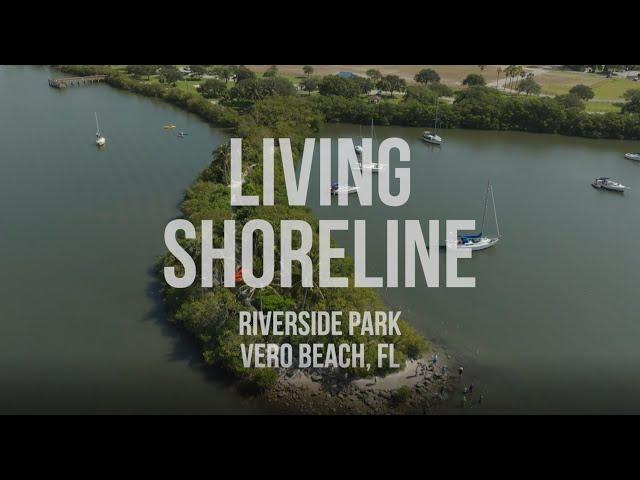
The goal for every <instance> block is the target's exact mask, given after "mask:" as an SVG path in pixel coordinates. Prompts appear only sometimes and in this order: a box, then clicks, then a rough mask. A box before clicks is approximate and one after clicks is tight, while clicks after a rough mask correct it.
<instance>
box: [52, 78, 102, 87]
mask: <svg viewBox="0 0 640 480" xmlns="http://www.w3.org/2000/svg"><path fill="white" fill-rule="evenodd" d="M106 78H107V76H106V75H88V76H85V77H60V78H50V79H49V86H50V87H53V88H67V87H80V86H82V85H87V84H92V83H100V82H104V81H105V80H106Z"/></svg>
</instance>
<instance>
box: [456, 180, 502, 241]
mask: <svg viewBox="0 0 640 480" xmlns="http://www.w3.org/2000/svg"><path fill="white" fill-rule="evenodd" d="M489 194H491V203H492V204H493V216H494V218H495V220H496V233H497V237H488V236H485V235H484V223H485V220H486V217H487V204H488V202H489ZM499 241H500V227H499V226H498V214H497V212H496V201H495V198H494V196H493V187H492V186H491V182H487V191H486V193H485V197H484V211H483V213H482V227H481V228H480V233H476V234H469V235H460V236H459V237H458V238H457V239H455V240H453V241H448V242H447V246H448V247H449V248H468V249H469V250H485V249H487V248H490V247H493V246H494V245H495V244H496V243H498V242H499Z"/></svg>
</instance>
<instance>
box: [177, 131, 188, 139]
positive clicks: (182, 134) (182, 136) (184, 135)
mask: <svg viewBox="0 0 640 480" xmlns="http://www.w3.org/2000/svg"><path fill="white" fill-rule="evenodd" d="M187 135H189V134H188V133H185V132H180V133H179V134H178V138H184V137H186V136H187Z"/></svg>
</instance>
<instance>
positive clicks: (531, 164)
mask: <svg viewBox="0 0 640 480" xmlns="http://www.w3.org/2000/svg"><path fill="white" fill-rule="evenodd" d="M49 75H50V73H49V72H48V71H47V70H45V69H38V68H31V67H0V200H1V201H0V252H2V260H3V275H2V278H1V280H0V305H1V306H2V315H1V316H0V385H1V386H2V388H1V389H0V412H1V413H11V412H29V413H66V412H83V413H90V412H115V413H137V412H142V413H209V412H211V413H236V412H238V413H239V412H243V413H246V412H255V411H260V407H259V406H257V405H255V404H253V403H252V402H249V401H247V400H245V399H243V398H241V397H240V396H238V395H237V394H236V393H235V391H234V389H233V387H231V386H230V385H229V384H227V383H226V382H224V381H223V380H222V379H220V378H217V377H216V376H215V375H214V374H212V373H211V372H210V371H208V370H207V369H205V368H204V367H203V366H202V364H201V362H200V360H199V355H198V352H197V350H196V349H195V348H194V345H193V344H192V342H190V341H189V339H187V338H184V337H183V336H181V335H180V334H179V333H178V330H177V329H176V328H174V327H172V326H171V325H168V324H167V323H166V321H165V320H164V318H163V316H162V313H161V309H159V305H158V302H157V300H156V299H155V298H154V296H153V294H152V291H153V286H154V285H153V280H154V277H153V275H152V273H151V271H150V269H151V268H152V266H153V263H154V260H155V258H156V257H157V256H158V255H159V254H161V253H162V252H163V250H164V248H163V241H162V238H163V229H164V226H165V225H166V223H167V221H168V220H170V219H171V218H173V217H174V216H175V215H177V214H178V210H177V207H178V205H179V203H180V200H181V198H182V194H183V192H184V190H185V188H186V187H187V186H188V185H189V184H190V183H191V181H192V180H193V178H194V177H195V175H196V174H197V172H198V171H199V170H201V169H202V168H203V167H204V166H205V165H206V164H207V163H208V162H209V159H210V152H211V151H212V150H213V149H214V148H215V147H216V146H217V145H218V144H219V143H220V142H221V141H223V140H224V138H225V137H224V135H223V134H222V133H221V132H219V131H216V130H213V129H210V128H209V127H208V126H206V125H205V124H203V123H202V122H200V121H198V120H197V119H196V118H195V117H192V116H190V115H187V114H185V113H183V112H180V111H179V110H176V109H174V108H172V107H170V106H167V105H165V104H163V103H160V102H154V101H151V100H149V99H145V98H141V97H138V96H135V95H130V94H126V93H123V92H120V91H117V90H114V89H111V88H109V87H107V86H87V87H83V88H79V89H69V90H67V91H58V90H54V89H50V88H49V87H48V86H47V82H46V79H47V77H48V76H49ZM94 111H97V112H98V113H99V115H100V121H101V126H102V129H103V130H104V133H105V135H106V136H107V139H108V145H107V148H106V149H105V150H104V151H99V150H97V149H96V147H95V146H94V144H93V140H94V133H95V125H94V119H93V112H94ZM169 122H171V123H175V124H176V125H178V128H179V129H184V130H186V131H188V132H189V133H190V135H189V137H187V138H186V139H177V138H176V132H168V131H165V130H163V129H162V125H164V124H166V123H169ZM365 130H366V129H365ZM323 135H327V136H334V137H338V136H358V135H359V128H358V127H356V126H346V125H332V126H328V127H327V129H326V130H325V131H324V132H323ZM377 135H378V137H379V138H383V137H389V136H400V137H403V138H405V139H406V140H407V141H409V142H410V143H411V147H412V163H411V168H412V195H411V200H410V203H409V204H408V205H406V206H404V207H401V208H388V207H383V206H381V205H380V204H379V202H376V206H375V207H372V208H361V207H357V206H355V205H352V206H350V207H344V208H338V207H324V208H318V207H316V211H317V212H318V214H319V215H320V216H321V217H322V218H348V219H365V220H367V225H368V232H369V235H368V248H369V251H371V252H373V253H371V254H369V256H368V266H369V273H370V274H382V275H384V265H385V263H384V262H385V259H384V255H381V254H380V253H379V252H385V250H384V247H385V223H384V222H385V220H386V219H387V218H397V219H400V220H402V219H424V220H427V219H440V220H445V219H472V218H473V219H476V220H478V221H479V220H480V217H481V214H482V202H483V195H484V188H485V184H486V181H487V179H488V178H491V180H492V182H493V185H494V190H495V194H496V201H497V208H498V215H499V219H500V227H501V232H502V235H503V239H502V241H501V242H500V244H499V245H498V246H497V247H495V248H493V249H491V250H488V251H485V252H476V253H475V254H474V258H473V259H472V260H469V261H463V262H462V268H461V269H460V270H461V275H474V276H475V277H476V278H477V284H478V286H477V288H475V289H464V290H462V289H455V290H454V289H446V288H439V289H427V288H426V287H424V286H419V287H418V288H415V289H383V290H382V291H381V293H382V295H383V296H384V297H385V299H386V300H387V301H388V303H389V304H390V305H392V306H394V307H396V308H399V309H402V310H403V311H404V312H405V315H406V316H407V317H408V318H409V320H411V321H412V322H413V323H414V325H416V326H417V327H418V328H419V329H420V330H421V331H422V332H424V333H425V334H426V335H428V336H429V337H430V338H432V339H434V340H435V341H436V342H437V343H438V344H440V345H442V346H443V347H444V348H445V349H446V350H447V351H448V352H449V353H450V355H451V356H452V360H450V363H451V365H452V366H454V365H457V364H458V362H461V363H462V364H463V365H464V366H465V377H466V378H467V381H474V383H475V384H476V385H477V387H478V389H479V390H481V391H482V392H483V393H484V396H485V403H484V405H483V408H482V409H481V411H484V412H490V411H498V412H638V411H639V410H640V407H639V405H640V382H639V380H640V349H638V347H637V345H638V342H639V340H640V320H638V315H637V312H638V311H640V295H637V294H636V286H637V284H638V280H639V279H640V262H639V260H638V256H637V253H636V250H635V247H636V243H637V239H638V238H640V225H639V222H638V220H637V219H638V215H639V214H640V164H636V163H633V162H630V161H628V160H625V159H624V158H623V157H622V153H624V152H625V151H631V150H635V151H637V150H640V145H639V144H638V143H635V144H634V143H624V142H614V141H594V140H584V139H577V138H565V137H558V136H547V135H528V134H518V133H495V132H471V131H445V132H444V137H445V140H446V144H445V145H444V146H443V147H442V148H437V147H435V148H434V147H428V146H426V145H424V144H422V142H420V141H419V140H418V137H419V135H420V130H419V129H405V128H378V129H377ZM597 175H610V176H612V177H614V178H618V179H620V180H622V181H623V182H624V183H625V184H628V185H630V186H631V187H632V188H634V190H633V191H631V192H628V193H627V194H625V195H619V194H614V193H610V192H601V191H596V190H594V189H593V188H591V187H590V186H589V182H590V181H591V180H592V179H593V177H595V176H597ZM318 188H319V187H318V185H317V177H316V181H314V182H312V185H311V187H310V197H309V198H310V203H314V204H315V203H317V196H318ZM374 198H375V197H374ZM488 229H489V231H491V229H492V226H491V224H490V227H488ZM338 240H339V241H340V243H342V244H343V245H345V246H346V247H347V249H348V251H349V252H351V253H352V252H353V247H352V245H351V237H350V235H349V234H341V235H338ZM442 263H444V262H442ZM441 276H442V278H443V279H444V265H442V268H441ZM475 411H478V410H475Z"/></svg>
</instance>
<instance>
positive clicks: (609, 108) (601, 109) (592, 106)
mask: <svg viewBox="0 0 640 480" xmlns="http://www.w3.org/2000/svg"><path fill="white" fill-rule="evenodd" d="M620 109H621V105H619V104H616V103H605V102H587V112H591V113H619V112H620Z"/></svg>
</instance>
